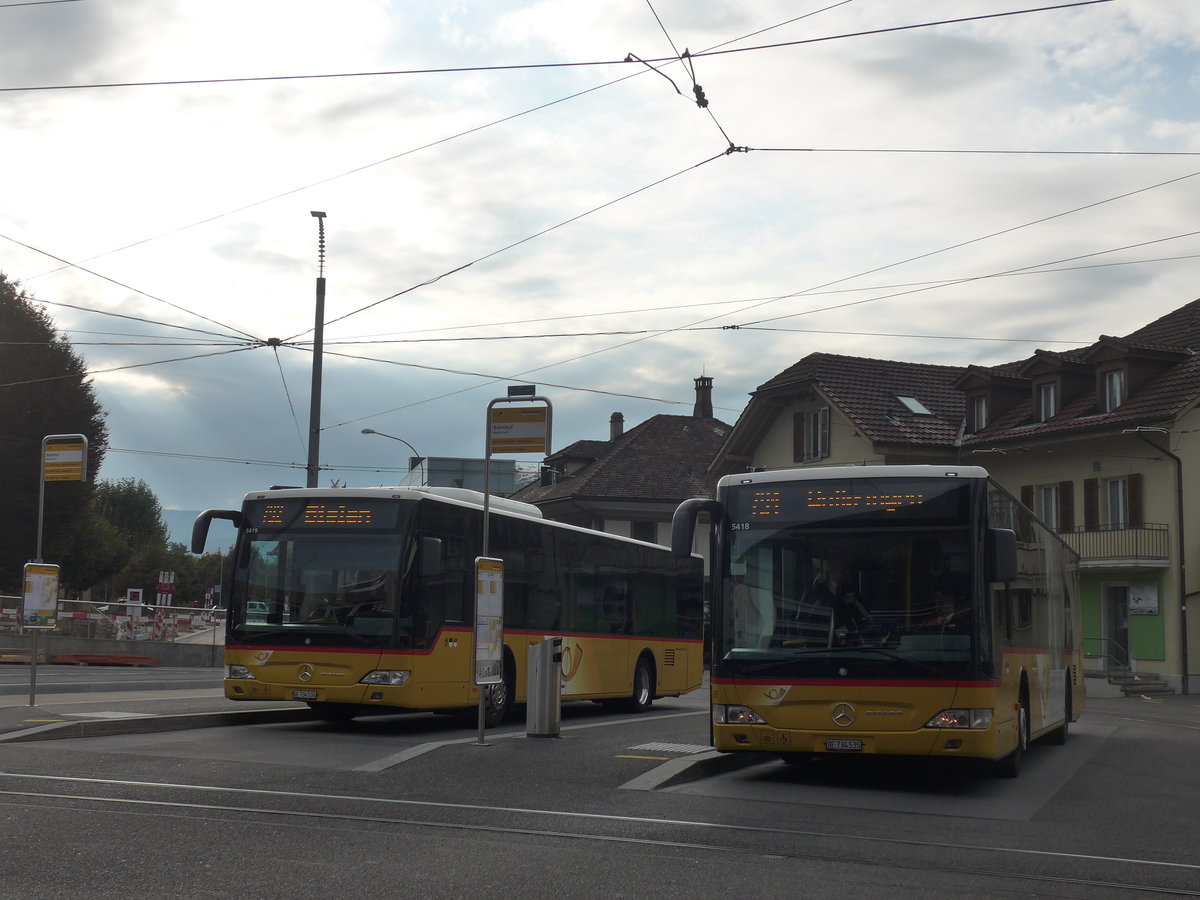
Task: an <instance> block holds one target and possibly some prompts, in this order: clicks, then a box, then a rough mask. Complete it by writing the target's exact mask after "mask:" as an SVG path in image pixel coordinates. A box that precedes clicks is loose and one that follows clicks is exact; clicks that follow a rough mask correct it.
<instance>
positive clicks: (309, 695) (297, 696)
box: [292, 691, 317, 700]
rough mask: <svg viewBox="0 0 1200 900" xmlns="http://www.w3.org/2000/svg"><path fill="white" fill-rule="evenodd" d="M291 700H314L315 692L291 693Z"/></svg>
mask: <svg viewBox="0 0 1200 900" xmlns="http://www.w3.org/2000/svg"><path fill="white" fill-rule="evenodd" d="M292 699H293V700H316V699H317V692H316V691H292Z"/></svg>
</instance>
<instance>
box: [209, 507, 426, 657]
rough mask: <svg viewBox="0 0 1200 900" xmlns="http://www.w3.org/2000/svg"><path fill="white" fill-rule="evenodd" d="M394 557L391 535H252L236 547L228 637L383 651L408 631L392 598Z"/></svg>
mask: <svg viewBox="0 0 1200 900" xmlns="http://www.w3.org/2000/svg"><path fill="white" fill-rule="evenodd" d="M401 552H402V541H401V536H400V535H395V534H371V535H364V534H353V535H351V534H330V533H327V532H323V531H319V530H308V531H304V532H301V533H296V534H291V535H278V536H271V535H269V534H267V535H257V536H255V537H254V538H253V539H251V540H247V541H246V542H245V543H244V544H243V545H242V547H241V554H240V559H239V566H238V569H237V572H236V574H235V578H234V598H233V602H232V603H231V604H230V610H231V615H230V623H229V627H230V629H231V632H232V633H233V634H234V635H235V636H236V637H237V639H238V640H239V641H241V642H251V643H252V642H255V641H258V640H266V639H269V640H270V641H271V642H272V643H284V644H287V643H291V642H292V641H293V640H294V641H295V642H296V643H301V642H303V643H312V642H313V640H314V638H316V639H317V642H318V643H320V644H325V643H339V644H347V643H348V644H351V645H363V646H372V647H378V646H383V645H390V644H391V643H392V638H393V635H394V634H395V632H396V629H397V628H399V629H401V633H402V634H403V633H408V631H409V630H410V629H411V627H412V624H413V623H412V619H411V614H409V615H406V605H405V604H404V603H403V602H402V598H401V593H400V574H401V572H400V569H399V563H400V559H401ZM289 638H290V639H289Z"/></svg>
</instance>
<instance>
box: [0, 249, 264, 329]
mask: <svg viewBox="0 0 1200 900" xmlns="http://www.w3.org/2000/svg"><path fill="white" fill-rule="evenodd" d="M0 238H3V239H4V240H6V241H9V242H10V243H13V244H16V245H17V246H19V247H24V248H25V249H26V250H32V251H33V252H34V253H40V254H42V256H48V257H49V258H50V259H54V260H58V262H61V263H65V264H66V265H68V266H71V267H72V268H75V269H78V270H79V271H81V272H86V273H87V274H88V275H92V276H94V277H95V278H100V279H103V280H104V281H107V282H109V283H110V284H115V285H116V286H117V287H119V288H123V289H125V290H127V291H132V292H133V293H135V294H140V295H141V296H143V297H145V298H147V299H148V300H153V301H155V302H156V303H162V304H164V305H166V306H169V307H171V308H172V309H174V310H177V311H179V312H182V313H187V314H188V315H190V316H195V317H196V318H197V319H201V320H203V321H205V322H208V323H209V324H210V325H217V326H219V327H221V328H224V329H225V330H226V331H229V332H233V333H234V334H237V335H241V336H242V337H247V338H251V339H254V336H253V335H252V334H250V333H249V332H246V331H242V330H241V329H240V328H234V327H232V326H230V325H226V324H224V323H222V322H218V321H217V320H215V319H210V318H209V317H208V316H205V315H201V314H200V313H198V312H194V311H192V310H190V309H185V308H184V307H182V306H179V305H178V304H176V303H172V302H171V301H170V300H164V299H163V298H162V297H156V296H155V295H154V294H150V293H148V292H146V291H143V290H139V289H138V288H135V287H131V286H129V285H128V284H124V283H122V282H120V281H117V280H116V279H115V278H109V277H108V276H107V275H102V274H100V273H99V272H95V271H93V270H91V269H88V268H85V267H84V266H82V265H78V264H76V263H73V262H70V261H69V260H66V259H63V258H62V257H61V256H56V255H55V254H53V253H51V252H50V251H48V250H42V249H40V248H38V247H34V246H33V245H32V244H27V243H25V242H24V241H19V240H17V239H16V238H14V237H10V236H8V235H7V234H0ZM59 305H61V306H69V305H70V304H65V303H64V304H59ZM76 308H78V307H76ZM113 315H116V314H115V313H114V314H113ZM120 318H127V319H136V318H137V317H136V316H120ZM142 321H145V320H142ZM160 324H164V323H160ZM180 327H182V326H180ZM190 330H197V329H190ZM206 333H211V332H206ZM224 336H226V337H227V336H228V335H224Z"/></svg>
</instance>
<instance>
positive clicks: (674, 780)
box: [621, 750, 772, 791]
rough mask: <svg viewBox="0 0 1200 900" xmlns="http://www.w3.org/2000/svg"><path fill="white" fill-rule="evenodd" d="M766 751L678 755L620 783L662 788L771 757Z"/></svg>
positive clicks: (642, 788) (630, 786) (623, 787)
mask: <svg viewBox="0 0 1200 900" xmlns="http://www.w3.org/2000/svg"><path fill="white" fill-rule="evenodd" d="M771 758H772V756H771V754H769V753H722V752H720V751H718V750H709V751H708V752H706V753H697V754H695V755H693V756H681V757H679V758H678V759H673V760H671V761H670V762H665V763H663V764H662V765H661V766H655V767H654V768H653V769H651V770H650V771H649V772H646V773H645V774H642V775H639V776H638V777H637V778H634V779H633V780H632V781H627V782H625V783H624V784H623V785H621V790H626V791H658V790H663V789H664V788H670V787H675V786H676V785H680V784H687V783H689V782H692V781H700V780H701V779H703V778H712V777H714V776H716V775H724V774H726V773H728V772H736V771H737V770H738V769H744V768H746V767H748V766H755V765H758V764H759V763H762V762H766V761H767V760H769V759H771Z"/></svg>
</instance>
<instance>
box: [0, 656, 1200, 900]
mask: <svg viewBox="0 0 1200 900" xmlns="http://www.w3.org/2000/svg"><path fill="white" fill-rule="evenodd" d="M0 674H7V673H3V672H0ZM166 674H167V673H150V672H146V671H142V672H141V675H140V677H139V676H137V675H133V676H131V675H129V674H125V675H117V674H113V673H107V672H103V673H101V672H97V673H93V675H94V677H95V678H96V680H97V682H98V683H105V684H107V685H109V686H111V684H112V682H113V681H119V680H121V679H128V681H129V682H130V683H132V682H135V681H141V682H144V683H150V682H151V681H152V680H153V679H154V678H155V676H160V677H161V676H165V675H166ZM193 674H195V673H193ZM110 676H111V677H110ZM64 677H65V676H64ZM81 677H85V678H86V673H83V675H82V676H81ZM178 677H179V678H181V679H182V678H183V677H184V676H178ZM216 677H218V678H219V672H218V673H216ZM170 680H171V679H168V678H165V677H163V678H162V680H161V681H159V686H158V687H157V688H155V689H153V690H145V691H132V690H126V691H111V690H106V691H95V692H85V691H79V692H76V693H74V694H70V693H63V694H60V695H55V696H53V697H49V695H48V699H49V702H47V703H46V704H45V705H44V706H43V705H41V704H39V706H38V707H37V708H36V709H30V708H28V707H27V706H26V707H22V706H20V705H19V701H18V700H17V699H16V698H15V697H13V696H12V695H8V696H0V714H3V715H4V716H5V719H6V721H8V722H9V723H10V724H9V725H8V726H7V732H6V733H3V734H0V819H2V820H3V822H4V823H5V827H4V833H5V834H6V835H7V836H10V838H11V839H10V841H9V845H10V849H9V851H8V852H7V853H6V854H5V856H4V861H3V862H2V863H0V895H3V896H13V897H16V896H20V897H22V898H30V900H36V898H43V897H44V898H50V897H55V898H58V897H64V896H65V897H98V898H106V897H113V898H116V897H120V898H129V897H143V896H145V897H148V896H170V897H188V898H191V897H196V898H199V897H229V896H237V897H254V898H274V897H280V898H283V897H288V898H297V897H302V898H303V897H342V896H345V897H354V898H356V900H357V898H373V897H397V896H411V897H478V896H480V895H481V894H487V895H491V896H496V895H500V896H517V895H525V896H532V897H555V898H560V897H562V896H564V895H567V896H570V897H572V898H576V897H646V896H667V897H684V896H687V897H710V896H718V895H728V896H742V895H747V894H753V895H766V896H779V897H796V896H803V897H856V898H863V897H869V896H880V895H886V896H888V897H922V898H926V897H942V896H944V897H955V898H962V897H964V896H968V897H1009V896H1042V895H1048V896H1066V897H1087V898H1105V897H1122V898H1127V897H1138V896H1163V895H1164V894H1165V895H1175V896H1181V895H1182V896H1200V854H1197V852H1196V849H1195V839H1194V820H1195V810H1196V808H1197V804H1198V801H1200V771H1198V767H1196V766H1195V764H1194V760H1195V758H1196V755H1197V751H1198V750H1200V699H1198V698H1195V697H1173V698H1167V699H1165V700H1163V701H1162V702H1155V701H1143V700H1137V699H1130V700H1096V701H1092V702H1091V703H1090V705H1089V709H1088V712H1087V713H1086V714H1085V717H1084V719H1083V720H1081V722H1080V723H1078V725H1077V726H1076V727H1075V728H1074V729H1073V732H1072V735H1071V738H1070V740H1069V741H1068V743H1067V745H1066V746H1064V747H1050V746H1045V747H1043V746H1037V745H1035V746H1034V747H1033V748H1032V750H1031V752H1030V753H1029V755H1028V757H1027V762H1026V766H1025V769H1024V771H1023V773H1022V775H1021V777H1020V778H1019V779H1017V780H1016V781H1003V780H996V779H993V778H991V777H989V776H986V775H983V774H981V773H980V772H978V771H977V770H974V769H972V768H971V767H946V766H939V765H930V764H926V763H923V762H919V761H911V760H909V761H904V760H901V761H896V760H879V759H875V760H872V759H853V760H849V759H838V760H829V761H826V762H824V763H817V764H813V765H807V766H787V765H784V764H782V763H780V762H779V761H777V760H773V759H769V758H757V757H752V758H749V759H743V758H738V757H731V756H727V755H719V754H714V753H712V752H711V751H709V750H708V735H707V700H706V697H705V696H704V695H703V694H694V695H691V696H688V697H683V698H679V699H675V700H661V701H658V702H656V703H655V705H654V707H653V709H652V710H651V711H650V712H648V713H646V714H644V715H640V716H634V715H621V714H614V713H611V712H608V711H606V710H604V709H602V708H601V707H599V706H596V705H594V704H569V705H567V706H566V707H564V711H563V720H562V730H561V737H559V738H556V739H553V738H552V739H547V738H528V737H526V736H525V735H524V729H523V726H522V725H520V724H513V725H511V726H506V727H504V728H502V729H497V730H496V731H494V732H489V734H488V740H487V743H488V746H477V744H476V734H475V727H474V722H473V721H458V720H455V719H453V718H448V717H442V716H433V715H424V714H422V715H406V716H381V717H375V718H367V719H361V720H356V721H355V722H353V723H350V724H347V725H331V724H328V723H324V722H317V721H312V720H306V719H305V718H303V716H304V712H303V710H302V708H299V707H294V706H289V707H288V708H284V709H281V710H280V711H279V712H277V713H273V715H275V716H276V717H277V718H276V720H275V721H269V720H268V721H259V722H258V723H257V724H241V725H229V724H224V723H222V722H220V721H216V720H214V719H211V718H210V719H209V720H208V721H207V723H206V722H205V716H210V717H212V716H218V715H223V714H224V713H223V711H225V712H227V711H228V710H227V707H230V706H232V707H234V708H235V711H240V710H241V709H242V707H243V704H233V703H230V702H228V701H224V700H222V699H221V698H220V696H219V691H218V690H215V689H214V688H209V689H197V688H193V687H186V688H180V689H179V690H177V691H172V690H171V689H170V687H169V686H166V687H164V686H163V685H164V684H166V683H167V682H169V681H170ZM0 684H3V682H2V681H0ZM172 694H174V695H175V696H174V698H172ZM197 695H202V696H197ZM249 705H250V704H245V706H249ZM178 715H182V716H183V717H184V718H188V719H189V720H190V721H189V723H188V724H186V725H185V724H184V723H183V722H182V721H179V720H175V721H176V723H177V724H178V727H172V728H168V729H167V730H158V728H159V727H160V726H163V725H164V724H165V725H171V724H172V719H171V717H172V716H178ZM37 716H44V717H45V718H46V719H48V720H52V721H47V722H43V723H40V724H34V723H31V722H29V721H26V720H27V719H29V718H36V717H37ZM22 717H24V719H22ZM14 720H18V721H15V722H14ZM80 723H84V724H87V723H101V726H102V729H105V730H109V731H110V732H111V733H108V734H94V735H93V736H76V737H63V736H62V732H63V731H64V730H70V729H73V728H75V727H76V726H78V725H80ZM202 724H208V725H209V727H198V726H199V725H202ZM39 728H46V729H49V732H45V731H44V732H41V734H43V735H46V736H47V737H49V736H50V733H58V737H57V739H53V740H50V739H38V740H20V741H18V742H5V739H6V738H7V739H12V738H14V737H22V736H25V737H38V734H39V733H38V732H37V731H36V730H37V729H39ZM79 733H81V734H82V733H84V732H79Z"/></svg>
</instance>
